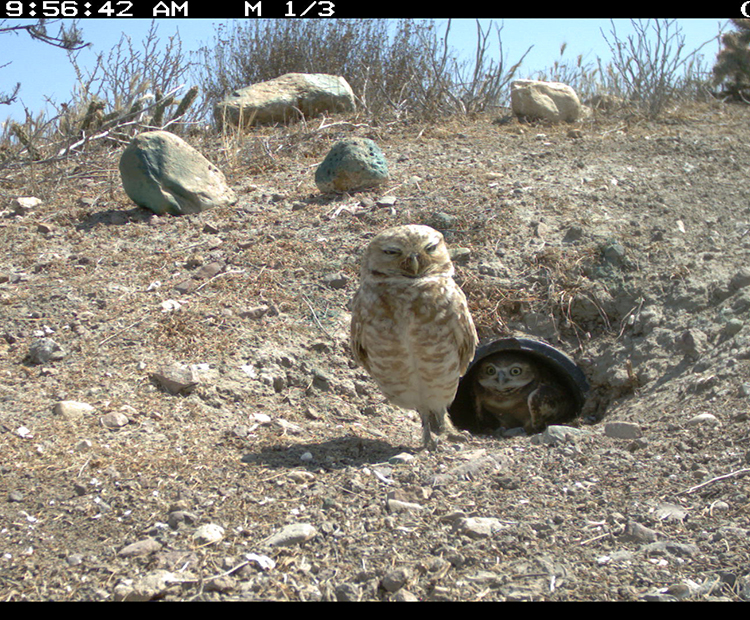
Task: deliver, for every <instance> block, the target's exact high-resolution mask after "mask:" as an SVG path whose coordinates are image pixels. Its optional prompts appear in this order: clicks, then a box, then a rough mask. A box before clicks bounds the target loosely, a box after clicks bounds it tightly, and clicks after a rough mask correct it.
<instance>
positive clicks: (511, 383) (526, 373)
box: [474, 353, 537, 392]
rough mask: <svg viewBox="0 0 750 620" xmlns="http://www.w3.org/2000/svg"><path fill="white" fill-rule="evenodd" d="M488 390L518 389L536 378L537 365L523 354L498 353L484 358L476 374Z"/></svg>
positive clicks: (477, 378)
mask: <svg viewBox="0 0 750 620" xmlns="http://www.w3.org/2000/svg"><path fill="white" fill-rule="evenodd" d="M474 376H475V378H476V381H478V382H479V384H480V385H482V386H484V387H485V388H487V389H488V390H494V391H496V392H507V391H511V390H517V389H519V388H522V387H524V386H525V385H528V384H529V383H531V382H532V381H533V380H534V379H536V376H537V375H536V367H535V366H534V364H533V363H532V362H531V361H530V360H529V359H528V358H527V357H525V356H523V355H516V354H513V353H496V354H495V355H491V356H489V357H488V358H486V359H484V360H483V361H482V362H481V363H480V364H479V368H477V370H476V374H475V375H474Z"/></svg>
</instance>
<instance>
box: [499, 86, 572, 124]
mask: <svg viewBox="0 0 750 620" xmlns="http://www.w3.org/2000/svg"><path fill="white" fill-rule="evenodd" d="M510 104H511V109H512V110H513V114H515V115H516V116H518V117H523V118H528V119H540V120H546V121H551V122H553V123H559V122H566V123H572V122H575V121H577V120H578V119H579V118H581V116H583V112H584V111H583V106H582V105H581V101H580V100H579V99H578V95H577V94H576V91H575V90H573V88H572V87H570V86H568V85H567V84H562V83H561V82H541V81H539V80H515V81H514V82H511V84H510Z"/></svg>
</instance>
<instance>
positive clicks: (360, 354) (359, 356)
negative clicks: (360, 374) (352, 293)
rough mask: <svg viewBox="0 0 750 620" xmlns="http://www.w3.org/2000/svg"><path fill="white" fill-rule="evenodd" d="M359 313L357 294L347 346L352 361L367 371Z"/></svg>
mask: <svg viewBox="0 0 750 620" xmlns="http://www.w3.org/2000/svg"><path fill="white" fill-rule="evenodd" d="M361 314H362V304H361V303H360V301H359V296H356V297H355V298H354V302H353V304H352V321H351V325H350V327H349V346H350V348H351V351H352V357H353V358H354V361H355V362H357V364H359V365H360V366H362V367H363V368H364V369H365V370H367V371H368V372H369V370H368V363H367V362H368V360H367V349H365V343H364V340H363V336H364V334H363V331H364V330H363V325H364V323H363V322H362V319H361V318H360V317H361Z"/></svg>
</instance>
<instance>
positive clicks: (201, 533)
mask: <svg viewBox="0 0 750 620" xmlns="http://www.w3.org/2000/svg"><path fill="white" fill-rule="evenodd" d="M222 538H224V528H223V527H221V526H220V525H217V524H216V523H206V524H205V525H201V526H200V527H199V528H198V529H197V530H195V532H194V533H193V542H195V544H197V545H199V546H204V545H212V544H214V543H217V542H219V541H220V540H221V539H222Z"/></svg>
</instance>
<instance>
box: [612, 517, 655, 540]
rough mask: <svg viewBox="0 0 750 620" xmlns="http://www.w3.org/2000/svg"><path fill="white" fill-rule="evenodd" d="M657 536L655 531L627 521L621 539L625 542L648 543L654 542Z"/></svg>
mask: <svg viewBox="0 0 750 620" xmlns="http://www.w3.org/2000/svg"><path fill="white" fill-rule="evenodd" d="M658 536H659V535H658V533H657V532H656V530H652V529H650V528H648V527H646V526H645V525H641V524H640V523H636V522H635V521H628V522H627V524H626V525H625V530H624V531H623V533H622V535H621V538H622V539H623V540H626V541H633V542H646V543H650V542H655V541H656V539H657V538H658Z"/></svg>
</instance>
